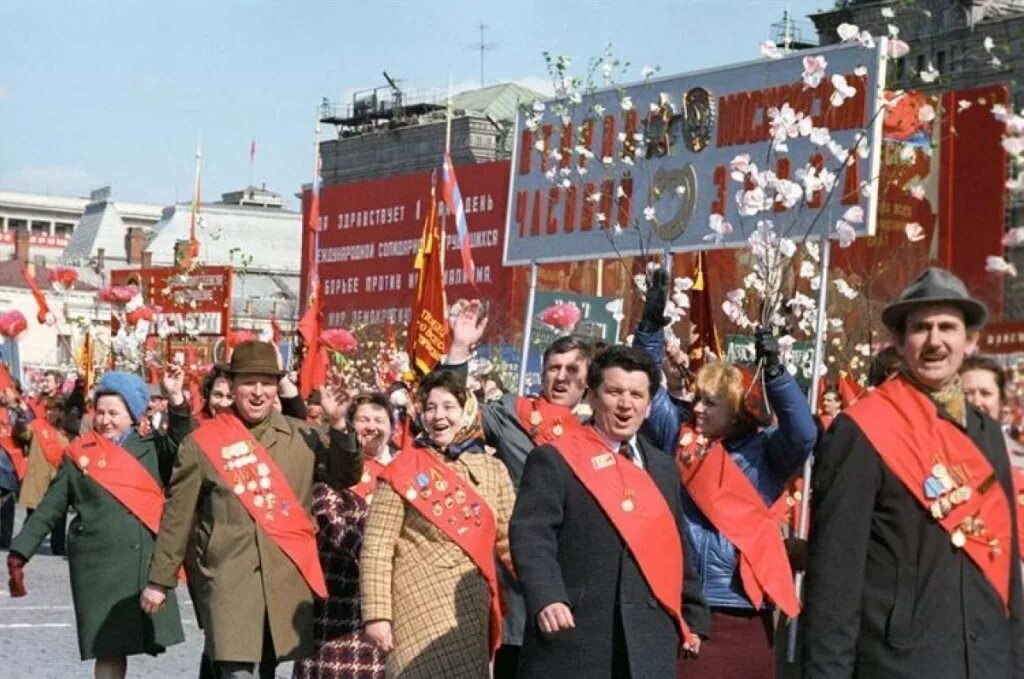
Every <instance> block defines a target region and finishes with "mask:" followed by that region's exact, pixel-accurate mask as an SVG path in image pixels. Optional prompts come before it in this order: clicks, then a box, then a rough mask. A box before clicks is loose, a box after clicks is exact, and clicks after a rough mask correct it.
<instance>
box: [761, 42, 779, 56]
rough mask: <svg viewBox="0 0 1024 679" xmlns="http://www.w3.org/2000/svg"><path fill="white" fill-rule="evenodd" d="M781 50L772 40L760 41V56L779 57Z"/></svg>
mask: <svg viewBox="0 0 1024 679" xmlns="http://www.w3.org/2000/svg"><path fill="white" fill-rule="evenodd" d="M782 55H783V54H782V50H781V49H779V46H778V45H776V44H775V42H774V41H772V40H765V41H764V42H762V43H761V56H763V57H765V58H766V59H781V58H782Z"/></svg>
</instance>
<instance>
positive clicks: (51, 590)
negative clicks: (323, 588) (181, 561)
mask: <svg viewBox="0 0 1024 679" xmlns="http://www.w3.org/2000/svg"><path fill="white" fill-rule="evenodd" d="M24 519H25V514H24V511H23V510H22V509H21V508H20V507H19V508H18V513H17V516H16V517H15V534H17V531H18V528H19V527H20V526H21V522H22V521H23V520H24ZM0 556H2V561H0V563H2V568H0V575H2V577H0V677H4V679H21V678H22V677H24V678H26V679H65V678H67V679H70V678H72V677H92V661H91V660H90V661H88V662H82V661H81V660H80V659H79V655H78V640H77V637H76V635H75V612H74V609H73V608H72V605H71V585H70V581H69V577H68V562H67V560H66V559H65V558H63V557H59V556H53V555H51V554H50V553H49V550H48V545H47V544H46V543H44V544H43V547H42V548H41V549H40V551H39V553H38V554H36V556H34V557H33V558H32V560H31V561H30V562H29V563H28V565H26V566H25V586H26V589H28V596H26V597H21V598H18V599H12V598H11V595H10V592H9V591H8V590H7V568H6V563H7V553H6V552H0ZM177 594H178V602H179V605H180V606H181V619H182V625H183V627H184V629H185V643H183V644H178V645H177V646H172V647H171V648H169V649H168V650H167V651H166V652H165V653H163V654H162V655H160V656H157V657H153V656H148V655H134V656H131V657H129V658H128V677H154V678H162V677H192V678H193V679H194V678H195V677H198V676H199V658H200V657H201V656H202V653H203V635H202V631H201V630H200V629H199V628H198V627H197V626H196V616H195V613H194V611H193V610H192V600H191V599H190V598H189V595H188V590H187V589H186V588H185V587H179V588H178V591H177ZM291 671H292V670H291V663H285V664H282V665H281V666H280V667H279V668H278V670H277V676H278V677H290V676H291Z"/></svg>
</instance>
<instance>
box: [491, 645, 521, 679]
mask: <svg viewBox="0 0 1024 679" xmlns="http://www.w3.org/2000/svg"><path fill="white" fill-rule="evenodd" d="M522 649H523V647H522V646H513V645H512V644H502V645H501V647H500V648H499V649H498V652H497V653H495V654H494V679H516V677H517V676H519V651H521V650H522Z"/></svg>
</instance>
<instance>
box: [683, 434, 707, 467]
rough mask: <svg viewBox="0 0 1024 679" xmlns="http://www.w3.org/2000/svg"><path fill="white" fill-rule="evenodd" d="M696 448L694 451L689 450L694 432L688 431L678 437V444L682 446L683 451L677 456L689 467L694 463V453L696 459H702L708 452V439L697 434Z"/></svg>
mask: <svg viewBox="0 0 1024 679" xmlns="http://www.w3.org/2000/svg"><path fill="white" fill-rule="evenodd" d="M696 441H697V450H696V451H695V452H694V453H691V452H690V444H692V443H693V442H694V433H693V432H692V431H688V432H686V433H685V434H683V435H682V436H681V437H680V438H679V445H680V446H682V448H683V452H682V454H681V455H680V456H679V459H680V461H681V462H682V463H683V464H685V465H686V466H687V467H689V466H690V465H691V464H693V463H694V459H693V458H694V454H696V457H697V461H700V460H703V459H704V457H705V456H706V455H707V454H708V440H707V439H706V438H704V436H702V435H700V434H697V435H696Z"/></svg>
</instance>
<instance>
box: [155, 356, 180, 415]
mask: <svg viewBox="0 0 1024 679" xmlns="http://www.w3.org/2000/svg"><path fill="white" fill-rule="evenodd" d="M160 386H161V388H163V390H164V393H165V394H167V399H168V400H169V401H170V402H171V405H173V406H180V405H181V404H182V403H184V402H185V370H184V368H182V367H181V365H179V364H178V363H175V362H173V361H172V362H171V363H168V364H167V365H165V366H164V371H163V374H162V375H161V376H160Z"/></svg>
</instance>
